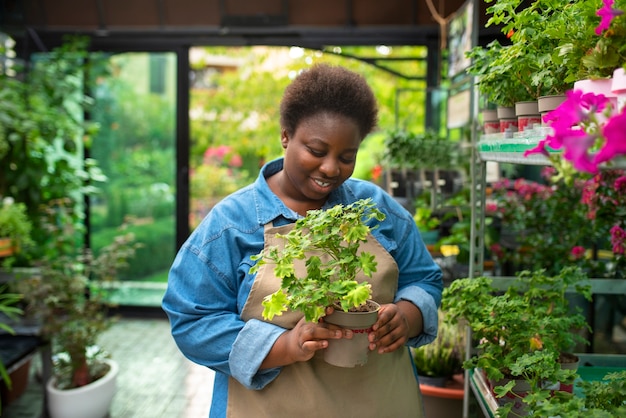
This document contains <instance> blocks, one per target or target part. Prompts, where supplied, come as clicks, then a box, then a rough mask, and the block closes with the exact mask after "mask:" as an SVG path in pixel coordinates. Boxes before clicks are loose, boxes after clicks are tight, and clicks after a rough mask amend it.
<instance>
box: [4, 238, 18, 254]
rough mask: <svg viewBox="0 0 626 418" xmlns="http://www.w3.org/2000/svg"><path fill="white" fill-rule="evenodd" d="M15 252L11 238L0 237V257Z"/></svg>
mask: <svg viewBox="0 0 626 418" xmlns="http://www.w3.org/2000/svg"><path fill="white" fill-rule="evenodd" d="M13 254H15V246H14V245H13V240H11V238H7V237H2V238H0V257H9V256H12V255H13Z"/></svg>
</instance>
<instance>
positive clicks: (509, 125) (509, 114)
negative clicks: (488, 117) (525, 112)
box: [497, 106, 517, 135]
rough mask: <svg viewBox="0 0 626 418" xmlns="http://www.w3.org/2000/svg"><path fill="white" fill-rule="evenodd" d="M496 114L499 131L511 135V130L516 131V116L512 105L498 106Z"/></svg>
mask: <svg viewBox="0 0 626 418" xmlns="http://www.w3.org/2000/svg"><path fill="white" fill-rule="evenodd" d="M497 114H498V119H499V120H500V132H501V133H504V134H511V135H512V134H513V132H517V116H516V115H515V108H514V107H504V106H498V109H497Z"/></svg>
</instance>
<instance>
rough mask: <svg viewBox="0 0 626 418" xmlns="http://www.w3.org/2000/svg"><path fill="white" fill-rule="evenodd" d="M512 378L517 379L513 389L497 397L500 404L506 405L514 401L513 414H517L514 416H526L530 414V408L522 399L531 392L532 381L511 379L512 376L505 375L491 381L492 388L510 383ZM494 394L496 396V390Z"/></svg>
mask: <svg viewBox="0 0 626 418" xmlns="http://www.w3.org/2000/svg"><path fill="white" fill-rule="evenodd" d="M511 380H514V381H515V385H514V386H513V389H511V391H510V392H509V393H507V394H506V395H504V396H503V397H501V398H496V400H497V402H498V405H500V406H504V405H507V404H510V403H513V408H512V409H511V411H512V412H513V414H515V415H513V416H526V415H528V408H527V406H526V404H525V403H524V402H523V400H522V399H523V398H524V397H526V395H528V393H529V392H530V383H528V382H527V381H526V380H523V379H510V378H507V377H505V378H503V379H501V380H498V381H490V383H491V390H492V391H493V388H495V387H497V386H504V385H506V384H507V383H509V382H510V381H511ZM493 395H494V396H495V392H493Z"/></svg>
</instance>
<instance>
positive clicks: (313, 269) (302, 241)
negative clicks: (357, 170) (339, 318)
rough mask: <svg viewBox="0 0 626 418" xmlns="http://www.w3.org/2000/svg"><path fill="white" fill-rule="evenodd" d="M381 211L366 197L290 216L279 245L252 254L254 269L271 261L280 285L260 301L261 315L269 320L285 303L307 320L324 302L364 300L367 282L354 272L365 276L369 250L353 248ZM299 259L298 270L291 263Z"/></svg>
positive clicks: (321, 311) (320, 312)
mask: <svg viewBox="0 0 626 418" xmlns="http://www.w3.org/2000/svg"><path fill="white" fill-rule="evenodd" d="M384 218H385V215H384V214H383V213H382V212H381V211H380V210H379V209H378V208H376V206H375V204H374V203H373V201H372V200H371V199H362V200H358V201H356V202H354V203H351V204H349V205H336V206H334V207H332V208H330V209H328V210H321V209H320V210H311V211H309V212H308V213H307V215H306V216H305V217H303V218H300V219H298V220H297V221H296V223H295V225H294V227H293V229H292V230H291V231H289V232H288V233H287V234H277V237H278V238H280V239H283V240H284V242H285V245H284V247H283V248H279V247H278V246H273V247H269V248H267V249H265V250H263V251H262V252H261V253H259V254H257V255H255V256H253V257H252V260H253V261H256V264H255V265H254V266H253V267H252V268H251V270H250V271H251V272H252V273H256V272H257V271H258V269H259V267H260V266H262V265H264V264H273V265H274V273H275V274H276V276H277V277H278V278H280V279H281V288H280V289H279V290H277V291H276V292H275V293H273V294H271V295H268V296H267V297H266V299H265V300H264V301H263V306H264V310H263V317H264V318H266V319H269V320H271V319H272V318H273V317H274V316H275V315H281V314H282V313H283V312H285V311H286V310H288V309H291V310H295V311H300V312H302V313H304V317H305V318H306V320H307V321H313V322H316V321H318V320H319V319H320V318H321V317H322V316H324V315H325V311H326V308H327V307H330V306H334V307H335V308H338V309H342V310H344V311H346V312H347V311H349V310H350V309H353V308H358V307H360V306H362V305H364V304H365V302H366V301H367V300H368V299H369V298H370V297H371V285H370V284H369V283H367V282H366V281H363V282H359V281H357V279H356V276H357V273H359V272H362V273H363V274H364V275H365V276H367V277H371V275H372V273H373V272H375V271H376V265H377V263H376V261H375V259H374V256H373V255H372V254H370V253H368V252H364V251H359V249H360V245H361V243H363V242H365V241H367V239H368V234H369V232H370V231H371V230H372V229H373V228H376V226H373V227H372V226H370V225H371V221H375V220H376V221H382V220H383V219H384ZM298 262H301V263H304V267H305V270H304V271H303V272H302V273H299V272H298V270H297V268H296V263H298Z"/></svg>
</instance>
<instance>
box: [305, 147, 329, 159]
mask: <svg viewBox="0 0 626 418" xmlns="http://www.w3.org/2000/svg"><path fill="white" fill-rule="evenodd" d="M309 152H310V153H311V154H313V155H314V156H316V157H323V156H324V155H326V153H325V152H324V151H317V150H314V149H311V148H309Z"/></svg>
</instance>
